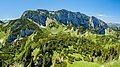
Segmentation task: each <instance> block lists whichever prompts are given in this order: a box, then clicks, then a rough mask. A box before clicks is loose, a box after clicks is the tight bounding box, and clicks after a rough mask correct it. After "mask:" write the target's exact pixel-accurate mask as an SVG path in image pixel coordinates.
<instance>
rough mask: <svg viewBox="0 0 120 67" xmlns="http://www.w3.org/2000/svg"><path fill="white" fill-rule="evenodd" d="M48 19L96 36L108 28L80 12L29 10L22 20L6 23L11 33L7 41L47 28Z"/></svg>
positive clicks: (98, 20) (103, 23)
mask: <svg viewBox="0 0 120 67" xmlns="http://www.w3.org/2000/svg"><path fill="white" fill-rule="evenodd" d="M47 18H49V19H51V20H55V21H56V23H58V24H59V23H60V24H64V25H66V26H67V25H71V24H72V26H73V27H75V28H78V27H80V26H82V27H84V29H88V30H94V31H95V33H96V34H105V29H106V28H107V27H108V25H107V24H106V23H105V22H104V21H102V20H100V19H98V18H96V17H94V16H92V17H89V16H87V15H85V14H83V13H80V12H71V11H68V10H65V9H62V10H58V11H48V10H43V9H38V10H35V11H34V10H27V11H25V12H24V13H23V14H22V16H21V17H20V18H18V19H16V20H11V21H9V22H8V23H6V24H7V25H6V26H5V28H6V30H8V28H9V29H10V31H11V33H10V34H9V36H8V38H7V41H8V42H12V41H14V40H15V39H17V37H18V36H19V37H27V36H29V35H31V34H32V33H33V32H34V31H35V30H36V29H37V28H38V27H40V25H42V26H44V27H46V22H49V21H48V20H47ZM33 21H34V22H33Z"/></svg>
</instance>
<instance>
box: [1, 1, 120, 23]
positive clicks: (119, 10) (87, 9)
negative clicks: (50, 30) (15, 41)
mask: <svg viewBox="0 0 120 67" xmlns="http://www.w3.org/2000/svg"><path fill="white" fill-rule="evenodd" d="M29 9H47V10H59V9H67V10H70V11H74V12H81V13H84V14H86V15H89V16H92V15H93V16H96V17H98V18H100V19H102V20H104V21H106V22H112V23H113V22H115V23H116V22H119V23H120V0H1V1H0V19H1V20H2V19H13V18H18V17H20V16H21V14H22V13H23V12H24V11H25V10H29Z"/></svg>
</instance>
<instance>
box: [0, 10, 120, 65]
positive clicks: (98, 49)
mask: <svg viewBox="0 0 120 67" xmlns="http://www.w3.org/2000/svg"><path fill="white" fill-rule="evenodd" d="M106 28H107V29H106ZM109 28H110V27H108V25H107V24H106V23H105V22H103V21H102V20H100V19H98V18H96V17H94V16H92V17H89V16H87V15H85V14H82V13H79V12H71V11H67V10H64V9H62V10H58V11H48V10H42V9H39V10H36V11H33V10H27V11H25V12H24V13H23V14H22V16H21V17H20V18H17V19H14V20H8V21H6V22H4V23H2V22H1V23H0V67H71V66H72V67H80V66H83V67H89V66H91V67H94V66H96V67H114V65H118V67H119V66H120V60H119V59H120V34H119V32H116V31H112V30H111V29H109ZM104 30H105V31H104ZM106 31H107V35H106ZM104 33H105V34H104ZM111 34H112V35H111ZM112 61H113V62H112ZM111 62H112V64H111ZM86 65H87V66H86Z"/></svg>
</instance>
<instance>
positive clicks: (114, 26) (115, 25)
mask: <svg viewBox="0 0 120 67" xmlns="http://www.w3.org/2000/svg"><path fill="white" fill-rule="evenodd" d="M107 25H108V26H109V28H111V29H113V30H115V31H120V23H107Z"/></svg>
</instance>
